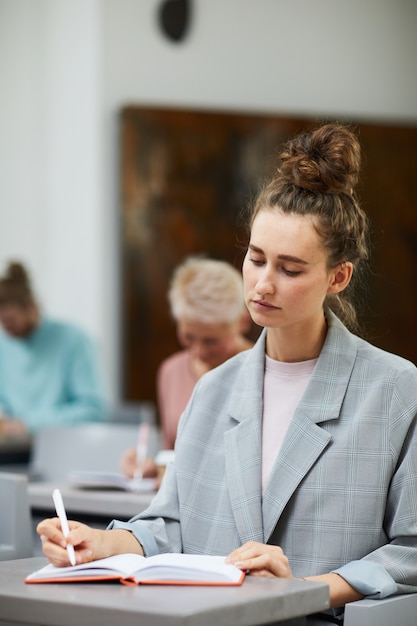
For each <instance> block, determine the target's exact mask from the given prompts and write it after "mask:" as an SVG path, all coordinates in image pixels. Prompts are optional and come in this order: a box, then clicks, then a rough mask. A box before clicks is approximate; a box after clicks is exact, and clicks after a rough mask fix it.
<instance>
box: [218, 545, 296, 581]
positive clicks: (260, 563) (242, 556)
mask: <svg viewBox="0 0 417 626" xmlns="http://www.w3.org/2000/svg"><path fill="white" fill-rule="evenodd" d="M226 563H233V565H236V567H238V568H239V569H241V570H249V572H250V574H251V575H252V576H267V577H278V578H294V576H293V574H292V572H291V568H290V564H289V561H288V559H287V557H286V556H285V554H284V552H283V551H282V549H281V548H280V547H279V546H270V545H267V544H264V543H258V542H256V541H248V542H247V543H245V544H243V546H241V547H240V548H237V550H233V552H231V553H230V554H229V556H228V557H227V559H226Z"/></svg>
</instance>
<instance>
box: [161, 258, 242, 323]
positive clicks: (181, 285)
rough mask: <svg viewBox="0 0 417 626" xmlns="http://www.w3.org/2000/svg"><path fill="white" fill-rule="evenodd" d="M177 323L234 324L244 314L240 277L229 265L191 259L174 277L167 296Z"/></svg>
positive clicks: (185, 262)
mask: <svg viewBox="0 0 417 626" xmlns="http://www.w3.org/2000/svg"><path fill="white" fill-rule="evenodd" d="M168 299H169V302H170V306H171V313H172V316H173V317H174V319H175V320H177V321H178V320H179V319H180V318H184V317H185V318H188V319H192V320H197V321H199V322H203V323H206V324H222V323H233V322H236V321H238V320H239V318H240V317H241V315H242V313H243V312H244V311H245V302H244V298H243V281H242V275H241V273H240V272H239V271H238V270H237V269H236V268H234V267H233V265H231V264H230V263H227V262H226V261H218V260H215V259H207V258H204V257H196V256H191V257H188V258H187V259H186V260H185V261H184V262H183V263H182V264H181V265H179V266H178V267H177V268H176V269H175V271H174V274H173V277H172V281H171V286H170V289H169V292H168Z"/></svg>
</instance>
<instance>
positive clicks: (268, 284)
mask: <svg viewBox="0 0 417 626" xmlns="http://www.w3.org/2000/svg"><path fill="white" fill-rule="evenodd" d="M274 290H275V285H274V283H273V280H272V276H271V273H270V272H269V271H268V270H265V271H264V272H262V274H261V276H260V277H259V279H258V282H257V284H256V291H257V292H258V293H260V294H264V293H273V291H274Z"/></svg>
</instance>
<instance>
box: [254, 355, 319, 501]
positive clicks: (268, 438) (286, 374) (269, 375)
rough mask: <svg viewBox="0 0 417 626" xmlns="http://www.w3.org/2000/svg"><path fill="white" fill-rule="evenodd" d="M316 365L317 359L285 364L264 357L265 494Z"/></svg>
mask: <svg viewBox="0 0 417 626" xmlns="http://www.w3.org/2000/svg"><path fill="white" fill-rule="evenodd" d="M316 363H317V359H312V360H310V361H302V362H300V363H283V362H281V361H274V360H273V359H270V358H269V357H268V356H267V355H265V378H264V408H263V420H262V492H263V491H265V487H266V485H267V483H268V480H269V477H270V475H271V471H272V468H273V466H274V463H275V459H276V458H277V455H278V452H279V451H280V449H281V446H282V443H283V441H284V438H285V435H286V433H287V430H288V426H289V425H290V422H291V420H292V416H293V415H294V411H295V409H296V408H297V405H298V403H299V402H300V400H301V397H302V395H303V393H304V391H305V389H306V387H307V385H308V383H309V381H310V378H311V374H312V372H313V370H314V366H315V365H316Z"/></svg>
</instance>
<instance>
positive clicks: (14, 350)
mask: <svg viewBox="0 0 417 626" xmlns="http://www.w3.org/2000/svg"><path fill="white" fill-rule="evenodd" d="M0 326H1V329H0V407H1V408H0V414H1V425H0V428H1V431H2V433H3V434H4V433H6V434H9V435H19V434H23V433H27V432H29V433H33V432H35V431H36V430H38V429H39V428H42V427H45V426H57V425H62V424H75V423H77V422H87V421H99V420H104V419H105V418H106V416H107V408H106V401H105V396H104V390H103V385H102V380H101V376H100V374H99V368H98V363H97V354H96V352H95V349H94V346H93V343H92V341H91V340H90V339H89V337H87V335H85V334H84V333H83V332H82V331H81V330H79V329H78V328H76V327H74V326H72V325H70V324H64V323H62V322H58V321H55V320H51V319H48V318H46V317H43V316H42V315H41V312H40V308H39V305H38V303H37V300H36V298H35V296H34V294H33V291H32V286H31V283H30V279H29V276H28V273H27V271H26V269H25V267H24V266H23V265H22V264H20V263H16V262H12V263H10V264H9V265H8V267H7V269H6V272H5V274H4V276H2V277H0Z"/></svg>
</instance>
